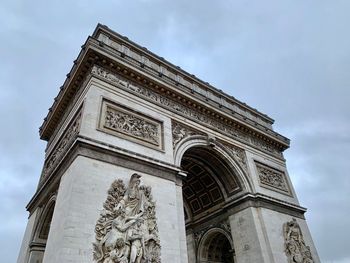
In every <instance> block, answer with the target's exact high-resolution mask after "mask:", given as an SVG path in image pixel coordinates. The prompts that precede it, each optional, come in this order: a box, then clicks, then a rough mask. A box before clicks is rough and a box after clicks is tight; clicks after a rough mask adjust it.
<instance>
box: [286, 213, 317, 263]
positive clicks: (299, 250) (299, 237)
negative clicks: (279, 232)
mask: <svg viewBox="0 0 350 263" xmlns="http://www.w3.org/2000/svg"><path fill="white" fill-rule="evenodd" d="M283 228H284V229H283V232H284V240H285V252H286V254H287V256H288V263H313V262H314V261H313V258H312V255H311V251H310V247H309V246H307V245H305V241H304V237H303V234H302V232H301V229H300V226H299V224H298V222H297V221H296V219H294V218H293V220H292V221H289V222H287V223H285V224H284V227H283Z"/></svg>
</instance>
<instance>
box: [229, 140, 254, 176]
mask: <svg viewBox="0 0 350 263" xmlns="http://www.w3.org/2000/svg"><path fill="white" fill-rule="evenodd" d="M224 147H225V148H226V149H227V150H228V152H229V153H230V154H231V156H232V157H233V159H234V160H235V161H237V162H238V164H239V165H240V167H241V168H242V169H243V170H244V172H246V174H248V164H247V157H246V154H245V151H244V150H243V149H241V148H239V147H237V146H234V145H228V144H225V145H224Z"/></svg>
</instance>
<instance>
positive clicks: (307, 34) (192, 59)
mask: <svg viewBox="0 0 350 263" xmlns="http://www.w3.org/2000/svg"><path fill="white" fill-rule="evenodd" d="M87 2H88V1H83V0H81V1H62V0H61V1H20V0H17V1H13V0H12V1H10V0H9V1H7V0H6V1H2V3H1V7H0V22H1V27H0V33H1V41H0V58H1V60H0V67H1V68H0V80H1V85H0V120H1V123H2V126H1V129H0V200H1V201H0V211H1V212H0V236H1V239H0V258H1V261H2V262H6V263H12V262H16V259H17V255H18V251H19V247H20V244H21V240H22V237H23V233H24V229H25V226H26V223H27V216H28V213H27V212H26V211H25V205H26V204H27V203H28V201H29V199H30V198H31V196H32V195H33V193H34V191H35V188H36V185H37V182H38V179H39V175H40V172H41V168H42V165H43V160H44V148H45V142H43V141H40V140H39V136H38V127H39V126H40V125H41V123H42V120H43V118H44V117H45V116H46V114H47V109H48V108H49V107H50V106H51V104H52V102H53V98H54V97H55V96H56V95H57V93H58V90H59V86H60V85H62V84H63V82H64V80H65V75H66V74H67V73H68V72H69V70H70V68H71V66H72V63H73V60H74V59H75V58H76V56H77V55H78V53H79V50H80V46H81V45H82V44H83V43H84V41H85V39H86V38H87V36H88V35H91V34H92V32H93V30H94V28H95V26H96V24H97V23H98V22H100V23H102V24H105V25H107V26H108V27H110V28H111V29H113V30H115V31H117V32H119V33H121V34H122V35H126V36H128V37H129V39H131V40H133V41H135V42H136V43H139V44H140V45H142V46H145V47H147V48H148V49H150V50H151V51H153V52H155V53H156V54H158V55H160V56H162V57H164V58H166V59H167V60H169V61H170V62H172V63H174V64H176V65H179V66H180V67H181V68H183V69H185V70H186V71H188V72H190V73H193V74H195V75H196V76H198V77H199V78H201V79H203V80H204V81H208V82H209V83H211V84H212V85H214V86H215V87H217V88H220V89H222V90H224V91H225V92H227V93H229V94H231V95H233V96H235V97H236V98H238V99H240V100H242V101H243V102H246V103H247V104H249V105H251V106H253V107H255V108H257V109H258V110H260V111H262V112H264V113H266V114H268V115H269V116H271V117H272V118H274V119H275V121H276V122H275V125H274V128H275V130H276V131H278V132H280V133H282V134H283V135H285V136H287V137H289V138H290V139H291V148H290V149H288V150H287V151H286V152H285V157H286V159H287V165H288V169H289V173H290V176H291V180H292V182H293V183H294V187H295V188H296V191H297V194H298V197H299V200H300V203H301V205H303V206H306V207H307V208H308V209H309V211H308V212H307V214H306V217H307V220H308V224H309V227H310V230H311V233H312V235H313V238H314V242H315V245H316V247H317V249H318V252H319V255H320V257H321V260H322V262H329V263H331V262H332V263H340V262H341V263H345V262H350V249H349V243H350V238H349V236H350V219H349V216H350V190H349V189H350V177H349V156H350V122H349V120H350V87H349V86H350V74H349V73H350V34H349V28H350V15H349V12H350V11H349V10H350V1H337V0H333V1H321V0H317V1H316V0H315V1H312V0H309V1H308V0H300V1H299V0H292V1H287V0H285V1H267V0H265V1H261V0H256V1H254V0H250V1H228V0H226V1H204V0H201V1H185V0H184V1H160V0H158V1H157V0H154V1H152V0H144V1H117V0H115V1H110V2H109V1H89V4H87Z"/></svg>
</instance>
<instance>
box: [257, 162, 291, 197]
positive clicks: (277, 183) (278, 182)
mask: <svg viewBox="0 0 350 263" xmlns="http://www.w3.org/2000/svg"><path fill="white" fill-rule="evenodd" d="M255 165H256V169H257V171H258V176H259V181H260V185H261V186H263V187H267V188H270V189H272V190H275V191H278V192H281V193H285V194H289V195H291V192H290V188H289V186H288V183H287V179H286V175H285V173H284V172H282V171H279V170H277V169H274V168H272V167H269V166H267V165H265V164H262V163H258V162H255Z"/></svg>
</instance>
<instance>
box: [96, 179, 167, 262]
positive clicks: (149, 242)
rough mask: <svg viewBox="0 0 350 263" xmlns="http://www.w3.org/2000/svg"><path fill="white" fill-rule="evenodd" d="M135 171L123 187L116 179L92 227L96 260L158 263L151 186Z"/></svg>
mask: <svg viewBox="0 0 350 263" xmlns="http://www.w3.org/2000/svg"><path fill="white" fill-rule="evenodd" d="M140 178H141V176H140V175H139V174H137V173H134V174H133V175H132V176H131V178H130V181H129V184H128V187H127V188H126V187H125V185H124V183H123V181H122V180H120V179H119V180H115V181H114V182H113V183H112V185H111V187H110V189H109V190H108V196H107V200H106V201H105V203H104V204H103V210H102V211H101V213H100V217H99V219H98V221H97V223H96V226H95V233H96V241H95V242H94V243H93V248H94V250H93V256H94V260H95V262H97V263H146V262H147V263H148V262H150V263H160V262H161V261H160V243H159V237H158V227H157V221H156V212H155V202H154V201H153V197H152V193H151V192H152V189H151V187H149V186H144V185H140V183H141V180H140Z"/></svg>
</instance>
